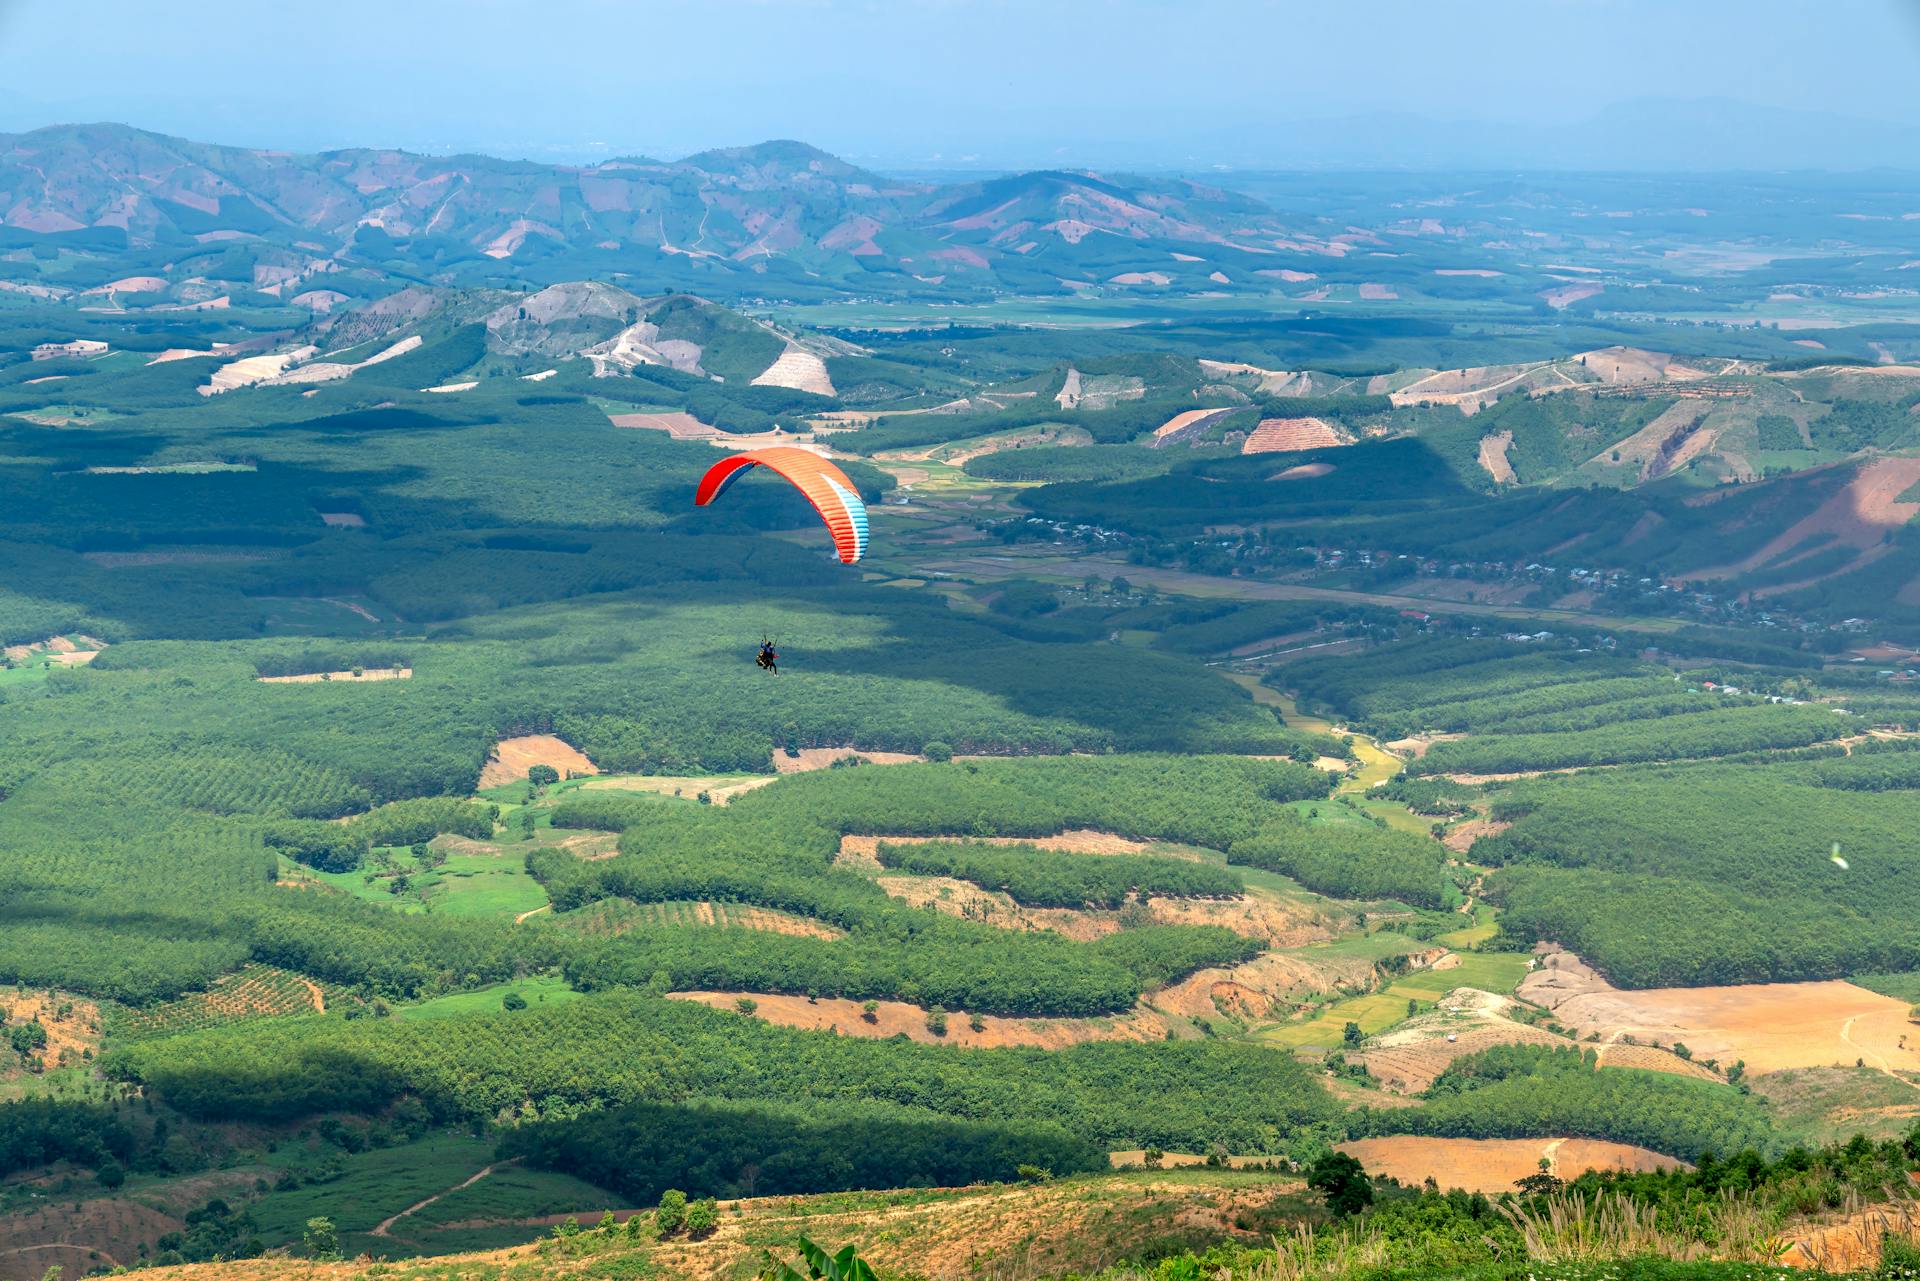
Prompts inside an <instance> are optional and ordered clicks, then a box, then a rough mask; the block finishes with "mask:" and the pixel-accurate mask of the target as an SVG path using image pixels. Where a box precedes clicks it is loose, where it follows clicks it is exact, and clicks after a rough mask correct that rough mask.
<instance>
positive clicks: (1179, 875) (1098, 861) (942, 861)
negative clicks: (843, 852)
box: [879, 841, 1246, 908]
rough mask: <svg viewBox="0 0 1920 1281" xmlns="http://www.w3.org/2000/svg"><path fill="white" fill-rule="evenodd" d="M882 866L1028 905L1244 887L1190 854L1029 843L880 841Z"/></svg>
mask: <svg viewBox="0 0 1920 1281" xmlns="http://www.w3.org/2000/svg"><path fill="white" fill-rule="evenodd" d="M879 855H880V863H881V865H882V866H883V867H892V868H899V869H900V870H902V871H906V872H913V873H915V874H917V875H920V876H950V877H954V878H956V879H958V880H963V881H972V882H973V883H974V884H975V885H978V886H980V887H981V888H982V889H988V890H1001V891H1004V892H1005V893H1006V894H1007V895H1008V897H1010V898H1012V899H1013V901H1014V902H1016V903H1023V904H1025V905H1027V906H1028V907H1092V908H1117V907H1121V906H1123V905H1124V904H1125V903H1126V902H1127V900H1128V899H1129V898H1131V897H1133V896H1135V895H1139V896H1141V897H1146V896H1150V895H1160V896H1163V897H1168V898H1238V897H1239V896H1240V894H1241V893H1242V892H1243V891H1244V889H1245V888H1246V887H1245V885H1244V884H1243V883H1242V882H1241V880H1240V878H1239V877H1237V876H1235V875H1234V874H1233V873H1232V872H1229V871H1227V870H1226V869H1225V868H1221V867H1215V866H1213V865H1212V864H1210V863H1194V862H1189V861H1187V860H1185V859H1171V858H1153V857H1143V856H1129V855H1120V854H1065V853H1061V852H1059V851H1056V850H1043V849H1040V848H1038V847H1036V846H1032V845H961V844H955V843H953V842H951V841H934V842H924V843H920V844H900V843H897V842H893V841H882V842H880V847H879Z"/></svg>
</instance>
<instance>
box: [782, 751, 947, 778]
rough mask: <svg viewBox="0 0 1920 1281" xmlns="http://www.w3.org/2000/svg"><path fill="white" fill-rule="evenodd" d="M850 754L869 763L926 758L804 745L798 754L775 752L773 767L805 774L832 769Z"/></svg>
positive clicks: (905, 762) (902, 761)
mask: <svg viewBox="0 0 1920 1281" xmlns="http://www.w3.org/2000/svg"><path fill="white" fill-rule="evenodd" d="M849 756H857V757H859V758H860V760H862V761H863V762H865V763H866V764H868V765H911V764H913V763H914V762H915V761H920V760H925V759H926V758H925V757H923V756H917V755H915V754H914V753H912V752H869V751H865V750H862V749H859V748H853V747H803V748H801V749H800V754H799V755H797V756H794V755H789V754H788V753H787V752H786V751H785V750H784V749H781V750H778V751H775V752H774V754H773V768H774V771H775V772H776V773H779V774H805V773H808V772H810V771H812V770H817V769H830V768H832V766H833V763H834V762H835V761H843V760H845V759H846V758H847V757H849Z"/></svg>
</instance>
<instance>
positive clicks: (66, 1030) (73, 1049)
mask: <svg viewBox="0 0 1920 1281" xmlns="http://www.w3.org/2000/svg"><path fill="white" fill-rule="evenodd" d="M62 1007H66V1008H67V1012H66V1013H65V1014H62V1013H61V1012H60V1011H61V1009H62ZM0 1011H4V1012H5V1013H6V1016H7V1017H6V1022H7V1023H9V1024H16V1023H31V1022H34V1021H36V1020H37V1021H38V1022H39V1024H40V1025H41V1026H42V1027H44V1028H46V1029H47V1044H46V1046H45V1047H44V1048H43V1049H41V1050H40V1051H39V1054H40V1057H41V1058H42V1059H43V1060H45V1062H46V1065H47V1066H48V1067H49V1068H53V1067H58V1066H60V1065H61V1064H63V1063H80V1062H83V1061H84V1059H85V1057H86V1056H87V1055H88V1054H89V1053H91V1054H96V1055H97V1054H99V1053H100V1039H101V1034H102V1024H101V1021H100V1007H99V1006H97V1005H95V1004H94V1003H93V1002H92V1001H88V1000H83V999H82V998H80V997H77V996H69V995H66V994H65V993H61V992H32V991H29V992H28V993H27V994H26V995H25V996H14V995H10V994H9V995H0ZM25 1071H26V1069H25V1068H24V1067H22V1066H21V1065H20V1060H19V1058H18V1056H16V1055H15V1054H13V1053H12V1052H11V1051H8V1052H7V1053H6V1056H5V1059H4V1060H0V1080H6V1079H8V1078H10V1077H18V1076H21V1075H23V1074H24V1073H25Z"/></svg>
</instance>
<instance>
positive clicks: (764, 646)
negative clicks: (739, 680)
mask: <svg viewBox="0 0 1920 1281" xmlns="http://www.w3.org/2000/svg"><path fill="white" fill-rule="evenodd" d="M753 661H754V662H756V663H758V664H759V665H760V667H761V670H763V671H769V672H772V673H773V674H774V675H775V676H778V675H779V674H780V655H779V654H777V653H775V652H774V648H773V642H772V641H770V640H762V641H761V642H760V656H759V657H758V658H756V659H754V660H753Z"/></svg>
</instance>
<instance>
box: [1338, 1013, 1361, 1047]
mask: <svg viewBox="0 0 1920 1281" xmlns="http://www.w3.org/2000/svg"><path fill="white" fill-rule="evenodd" d="M1362 1037H1363V1033H1362V1032H1361V1031H1360V1025H1359V1024H1358V1023H1355V1022H1353V1021H1352V1020H1351V1019H1349V1020H1348V1021H1347V1025H1346V1027H1344V1028H1342V1029H1341V1030H1340V1039H1341V1040H1342V1041H1345V1042H1346V1043H1347V1044H1348V1045H1358V1044H1360V1041H1361V1039H1362Z"/></svg>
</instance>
